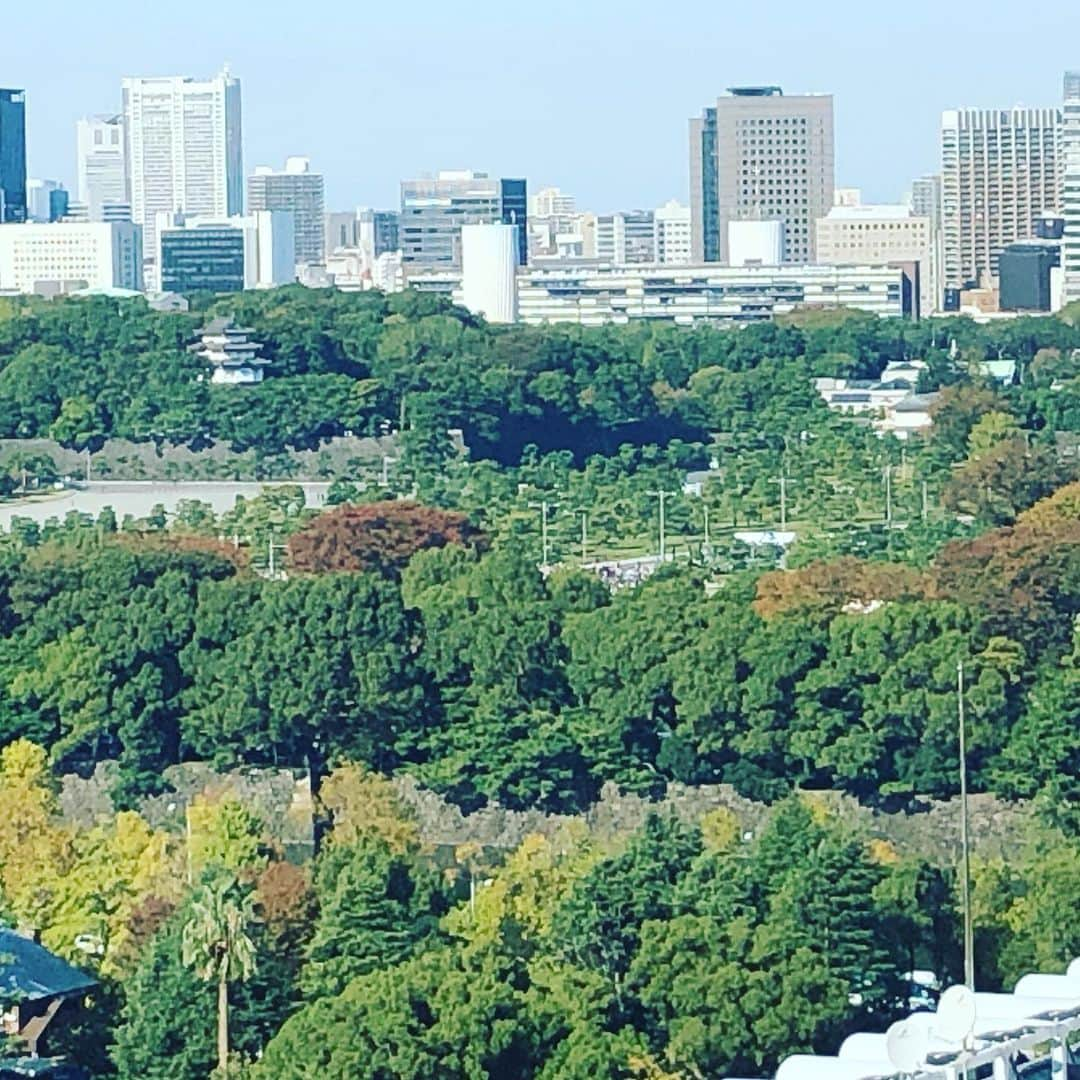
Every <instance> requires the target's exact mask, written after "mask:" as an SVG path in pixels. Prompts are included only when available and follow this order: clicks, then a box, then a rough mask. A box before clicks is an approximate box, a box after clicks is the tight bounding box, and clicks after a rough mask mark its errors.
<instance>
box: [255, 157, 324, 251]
mask: <svg viewBox="0 0 1080 1080" xmlns="http://www.w3.org/2000/svg"><path fill="white" fill-rule="evenodd" d="M247 209H248V212H249V213H251V212H253V211H258V210H287V211H290V212H291V213H292V215H293V221H294V222H295V228H296V234H295V237H294V246H295V249H296V261H297V263H298V264H304V265H314V264H318V263H322V262H324V261H325V259H326V234H325V231H324V228H323V217H324V214H325V210H326V207H325V196H324V186H323V178H322V176H321V175H320V174H319V173H313V172H312V171H311V163H310V162H309V161H308V159H307V158H302V157H290V158H287V159H286V161H285V168H284V169H283V170H282V171H280V172H277V171H275V170H274V169H272V168H270V167H269V166H267V165H259V166H257V167H256V169H255V172H254V173H253V174H252V175H251V176H249V177H248V186H247Z"/></svg>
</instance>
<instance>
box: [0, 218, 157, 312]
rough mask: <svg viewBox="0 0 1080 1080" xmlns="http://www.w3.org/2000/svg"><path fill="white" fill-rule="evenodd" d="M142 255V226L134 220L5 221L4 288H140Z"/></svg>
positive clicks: (1, 247)
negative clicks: (13, 222) (23, 222)
mask: <svg viewBox="0 0 1080 1080" xmlns="http://www.w3.org/2000/svg"><path fill="white" fill-rule="evenodd" d="M142 257H143V253H142V230H141V229H140V228H139V227H138V226H137V225H132V224H131V222H129V221H128V222H109V223H106V222H82V223H76V222H66V221H57V222H27V223H25V224H8V225H0V291H4V292H18V293H37V294H38V295H42V296H55V295H60V294H63V293H70V292H76V291H78V290H81V289H108V288H118V289H133V290H136V291H137V290H140V289H142V285H143V279H142Z"/></svg>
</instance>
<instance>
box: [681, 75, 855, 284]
mask: <svg viewBox="0 0 1080 1080" xmlns="http://www.w3.org/2000/svg"><path fill="white" fill-rule="evenodd" d="M834 158H835V155H834V149H833V99H832V96H831V95H829V94H807V95H791V96H788V95H785V94H784V92H783V91H782V90H781V89H780V87H778V86H744V87H733V88H732V89H730V90H729V91H728V92H727V94H725V95H724V96H723V97H721V98H718V99H717V102H716V105H715V106H710V107H709V108H707V109H705V111H704V112H703V113H702V115H701V117H700V118H698V119H694V120H691V121H690V216H691V220H692V223H693V237H692V239H693V255H694V261H695V262H727V261H728V257H729V253H728V224H729V223H730V222H732V221H781V222H783V226H784V251H785V257H786V259H787V261H788V262H792V263H811V262H813V261H814V223H815V222H816V221H817V219H818V218H822V217H824V216H825V215H826V214H827V213H828V212H829V210H830V209H831V208H832V205H833V190H834V186H835V161H834Z"/></svg>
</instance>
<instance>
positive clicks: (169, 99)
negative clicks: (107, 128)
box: [123, 69, 244, 258]
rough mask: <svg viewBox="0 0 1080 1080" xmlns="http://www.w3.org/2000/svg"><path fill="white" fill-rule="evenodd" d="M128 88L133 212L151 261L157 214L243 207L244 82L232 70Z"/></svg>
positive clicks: (127, 82)
mask: <svg viewBox="0 0 1080 1080" xmlns="http://www.w3.org/2000/svg"><path fill="white" fill-rule="evenodd" d="M123 92H124V123H125V126H126V135H127V156H128V178H129V182H130V184H129V186H130V192H131V216H132V220H133V221H134V222H135V223H136V224H137V225H141V226H142V227H143V250H144V251H145V252H147V257H148V258H151V257H153V256H152V253H154V252H156V250H157V243H156V238H155V233H154V229H155V222H156V215H157V214H161V213H165V214H170V213H185V214H194V215H206V216H210V217H229V216H232V215H235V214H239V213H240V212H241V210H242V208H243V199H244V176H243V161H242V157H241V146H240V82H239V80H238V79H235V78H233V77H232V75H230V74H229V72H228V70H227V69H226V70H225V71H223V72H222V73H221V74H220V75H215V76H214V77H213V78H211V79H207V80H197V79H190V78H184V77H181V76H171V77H164V78H136V79H124V82H123Z"/></svg>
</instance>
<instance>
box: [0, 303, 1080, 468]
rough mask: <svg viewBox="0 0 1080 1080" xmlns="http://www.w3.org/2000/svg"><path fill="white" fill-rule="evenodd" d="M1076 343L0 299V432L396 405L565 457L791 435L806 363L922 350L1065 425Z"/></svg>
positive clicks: (509, 450)
mask: <svg viewBox="0 0 1080 1080" xmlns="http://www.w3.org/2000/svg"><path fill="white" fill-rule="evenodd" d="M215 314H231V315H234V316H235V317H236V319H237V320H238V322H240V323H241V324H243V325H245V326H250V327H252V328H253V329H254V330H255V334H256V339H257V340H259V341H261V342H262V343H263V344H264V345H265V351H264V355H265V356H266V358H267V359H268V361H269V363H268V365H267V368H266V375H267V378H266V380H265V381H264V382H263V383H262V384H261V385H259V386H256V387H248V388H244V389H243V390H242V392H240V393H237V388H236V387H229V386H216V385H211V384H210V382H209V380H208V378H207V372H206V371H205V370H204V368H203V363H202V361H201V360H200V359H199V358H198V357H197V356H195V355H194V354H193V353H191V352H190V351H188V349H187V345H188V344H189V343H190V342H191V341H192V340H193V339H194V336H195V333H196V331H197V330H198V328H199V327H200V326H201V325H203V323H204V322H205V321H206V320H207V319H208V318H209V317H210V316H211V315H215ZM1078 345H1080V330H1077V329H1076V328H1075V327H1073V326H1072V325H1071V324H1070V323H1069V322H1067V321H1065V320H1062V319H1057V318H1024V319H1017V320H1013V321H1009V322H1007V323H1005V324H999V325H993V326H990V327H980V326H977V325H975V324H974V323H972V322H970V321H969V320H966V319H960V318H953V319H948V320H928V321H925V322H922V323H917V324H913V323H909V322H905V321H901V320H879V319H876V318H874V317H871V316H867V315H860V314H858V313H854V312H846V313H839V315H838V316H832V317H829V316H828V315H827V316H826V317H825V318H824V319H823V318H822V317H821V316H820V315H819V316H816V317H814V318H798V317H794V318H792V319H790V320H789V321H788V322H787V323H786V324H784V323H776V322H765V323H759V324H754V325H751V326H748V327H745V328H743V329H734V328H719V329H718V328H712V327H708V326H701V327H694V328H692V329H688V328H683V327H676V326H674V325H666V324H665V325H646V324H640V323H639V324H632V325H629V326H624V327H609V328H601V329H592V330H588V329H581V328H577V327H564V326H556V327H525V326H520V327H491V326H487V325H486V324H484V323H483V322H481V321H478V320H477V319H475V318H473V317H472V316H470V315H469V314H468V313H467V312H465V311H463V310H462V309H459V308H455V307H452V306H451V305H450V304H449V303H448V302H447V301H446V300H444V299H442V298H439V297H435V296H432V295H430V294H414V293H409V292H406V293H400V294H396V295H391V296H385V295H383V294H381V293H376V292H371V293H360V294H356V293H350V294H343V293H338V292H335V291H333V290H310V289H304V288H302V287H300V286H295V287H289V288H283V289H276V290H271V291H267V292H249V293H244V294H241V295H239V296H235V297H230V298H228V299H222V300H215V301H213V302H212V303H211V304H210V305H209V308H208V309H207V310H205V311H197V312H190V313H184V314H162V313H158V312H155V311H152V310H151V309H150V308H149V307H148V306H147V305H146V304H145V302H144V301H142V300H138V299H133V300H122V301H117V300H115V299H111V298H105V297H97V298H86V299H79V300H66V301H58V302H45V301H34V300H29V299H26V300H23V299H14V298H6V299H4V300H3V301H2V306H0V437H6V438H13V437H45V436H51V437H54V438H56V439H58V440H60V441H61V442H64V443H68V444H72V445H87V444H90V445H93V444H94V443H95V442H96V441H99V440H101V439H103V438H105V437H107V436H119V437H123V438H128V439H135V440H142V441H146V440H154V441H156V442H158V443H160V444H162V445H168V444H170V443H174V444H192V445H196V446H197V445H199V444H200V443H203V442H205V440H208V439H219V440H223V441H226V442H228V443H230V444H232V445H233V446H235V447H236V448H238V449H246V448H256V449H258V450H259V451H260V452H262V453H265V454H272V453H276V452H280V451H282V450H284V449H285V448H287V447H311V446H315V445H317V444H318V442H319V440H320V439H322V438H325V437H327V436H330V435H334V434H340V433H342V432H344V431H346V430H350V431H355V432H366V433H372V434H377V433H379V432H380V431H383V430H386V429H387V427H389V426H391V425H392V426H396V425H397V424H398V423H399V420H400V419H401V417H402V415H404V417H405V418H406V421H407V422H408V423H409V424H411V425H412V426H414V427H416V428H421V429H423V428H426V427H429V426H431V425H432V424H435V425H437V426H438V427H439V428H440V429H441V430H445V429H446V428H461V429H463V431H464V433H465V437H466V440H467V441H468V443H469V445H470V446H471V447H473V449H474V453H475V454H476V455H477V456H481V457H488V456H493V457H495V458H496V459H497V460H499V461H500V462H502V463H504V464H511V463H515V462H516V461H517V460H518V458H519V457H520V454H521V451H522V450H523V448H524V447H526V446H528V445H529V444H534V445H536V446H537V447H539V448H540V450H541V452H546V451H550V450H558V449H570V450H572V451H573V452H574V454H575V456H576V457H577V458H578V459H579V460H583V459H584V457H585V456H587V455H588V454H589V453H594V452H605V453H608V452H611V451H613V450H615V449H616V448H617V447H618V446H619V445H620V444H621V443H636V444H646V443H665V442H668V441H669V440H670V439H672V438H676V437H679V438H684V439H691V440H692V439H701V438H703V437H705V436H706V435H707V434H708V433H710V432H715V431H727V432H747V431H750V432H755V433H766V434H768V435H769V436H772V437H779V436H781V435H782V434H784V433H785V432H787V431H789V430H794V431H798V430H800V429H801V428H800V427H794V428H793V427H792V423H793V422H794V423H797V424H799V425H801V427H805V426H806V423H805V421H806V414H813V413H815V412H819V411H822V408H823V407H822V406H821V404H820V402H819V401H818V400H817V398H816V395H815V394H814V393H813V390H812V387H811V385H810V378H811V377H812V376H814V375H841V376H850V377H862V378H873V377H876V376H877V375H878V374H879V372H880V371H881V369H882V368H883V367H884V365H885V364H886V363H887V362H888V361H890V360H900V359H910V358H920V359H923V360H926V361H927V363H928V364H929V365H930V367H929V373H928V376H927V386H928V387H929V386H930V385H934V386H936V385H940V384H942V383H944V382H950V381H955V380H957V379H958V378H960V377H961V375H962V372H963V371H964V370H965V368H966V366H967V365H969V364H971V363H974V362H976V361H978V360H983V359H993V358H998V357H999V356H1007V357H1009V358H1012V359H1015V360H1017V361H1018V362H1019V363H1020V365H1021V367H1022V369H1023V370H1024V372H1026V373H1027V374H1028V375H1030V379H1029V380H1027V381H1026V382H1025V384H1024V385H1026V386H1027V387H1028V392H1026V393H1024V394H1021V395H1018V400H1017V403H1016V408H1017V412H1018V413H1023V415H1024V420H1025V422H1026V425H1027V426H1029V427H1031V428H1032V429H1038V428H1040V427H1045V426H1047V424H1050V425H1051V426H1057V427H1060V426H1062V424H1065V425H1069V424H1071V425H1072V427H1073V429H1074V430H1075V425H1076V423H1077V420H1078V407H1077V399H1076V392H1075V388H1074V386H1073V387H1072V388H1069V389H1067V390H1066V391H1065V393H1064V395H1062V394H1060V393H1057V392H1055V393H1054V394H1051V393H1050V392H1049V390H1048V387H1049V386H1050V384H1051V383H1052V382H1053V381H1054V379H1055V377H1056V376H1060V375H1061V374H1062V373H1063V371H1064V369H1068V370H1069V371H1071V373H1072V375H1073V376H1075V374H1076V372H1075V363H1074V362H1073V361H1072V360H1071V359H1069V357H1070V356H1071V350H1072V349H1073V348H1075V347H1077V346H1078ZM1048 350H1050V351H1056V356H1057V359H1054V357H1053V356H1052V355H1050V354H1049V353H1048ZM957 353H958V354H959V357H960V359H961V361H962V363H961V366H960V369H959V370H960V374H958V373H957V370H956V366H955V364H954V363H953V361H954V359H955V358H956V355H957ZM1037 357H1038V358H1039V360H1038V363H1036V362H1035V361H1036V358H1037ZM1065 373H1067V372H1065Z"/></svg>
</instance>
